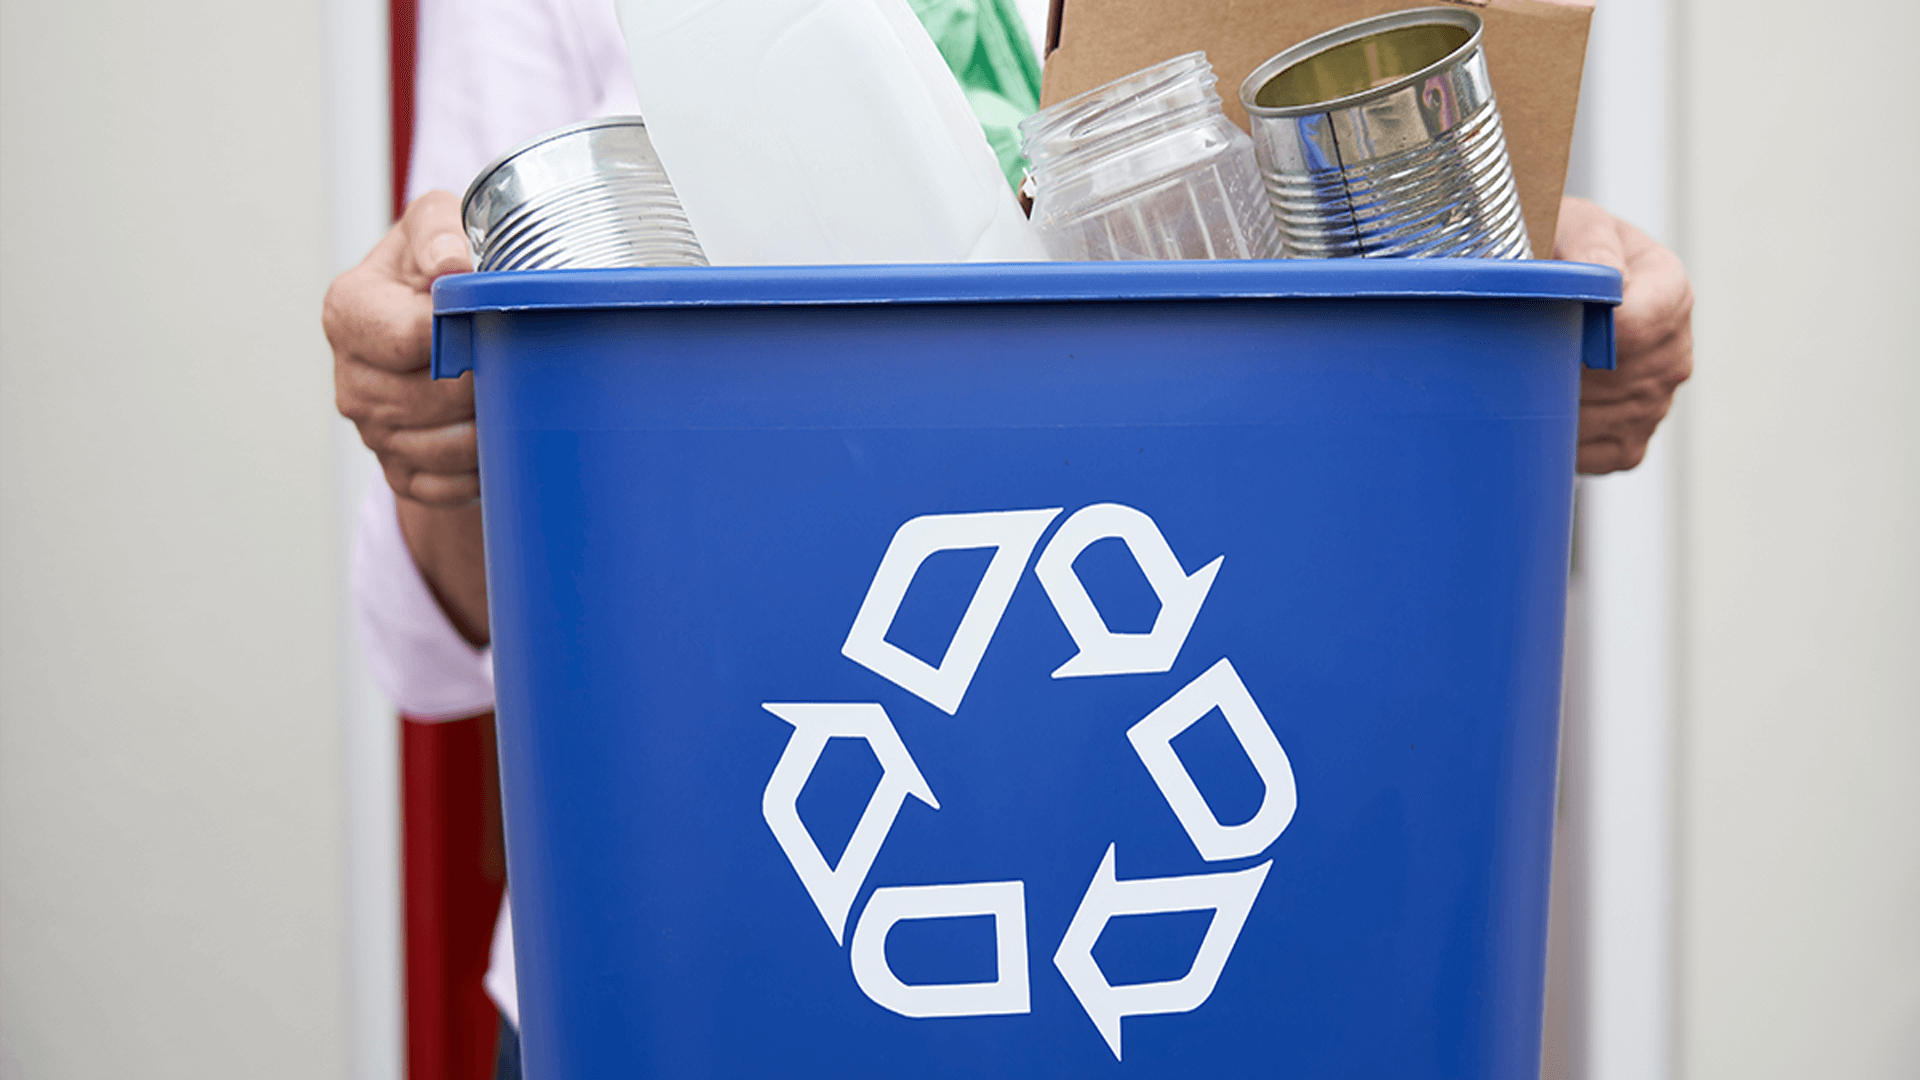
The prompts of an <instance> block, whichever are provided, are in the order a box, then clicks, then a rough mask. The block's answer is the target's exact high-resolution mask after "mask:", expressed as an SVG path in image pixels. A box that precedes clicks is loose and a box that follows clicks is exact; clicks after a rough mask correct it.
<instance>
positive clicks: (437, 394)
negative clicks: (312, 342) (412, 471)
mask: <svg viewBox="0 0 1920 1080" xmlns="http://www.w3.org/2000/svg"><path fill="white" fill-rule="evenodd" d="M333 384H334V407H335V408H336V409H338V410H339V412H340V415H342V416H344V417H346V418H347V419H349V420H352V421H353V422H354V423H356V424H359V425H361V426H362V427H363V428H364V427H366V426H368V425H372V426H375V427H386V428H437V427H444V426H446V425H448V424H455V423H459V422H461V421H463V420H471V419H473V380H472V379H471V378H466V377H462V378H459V379H432V378H429V377H428V376H427V373H426V372H424V371H415V372H407V373H396V372H392V371H385V370H382V369H381V368H378V367H375V366H373V365H372V364H366V363H362V362H360V361H358V360H356V359H353V358H351V357H349V358H346V359H343V360H340V361H338V362H337V363H336V364H335V365H334V380H333ZM376 449H378V448H377V447H376Z"/></svg>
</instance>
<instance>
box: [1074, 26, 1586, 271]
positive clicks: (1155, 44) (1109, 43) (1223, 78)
mask: <svg viewBox="0 0 1920 1080" xmlns="http://www.w3.org/2000/svg"><path fill="white" fill-rule="evenodd" d="M1431 6H1436V5H1435V4H1434V3H1432V2H1431V0H1429V2H1427V3H1421V2H1418V0H1414V2H1409V0H1053V10H1052V13H1051V15H1050V17H1049V19H1048V25H1047V60H1046V72H1045V78H1044V79H1043V81H1042V87H1041V94H1040V104H1041V106H1042V107H1045V106H1048V105H1052V104H1053V103H1055V102H1058V101H1064V100H1066V99H1067V98H1070V97H1072V96H1074V95H1075V94H1079V93H1082V92H1084V91H1087V90H1091V89H1093V88H1094V87H1096V86H1099V85H1101V84H1102V83H1107V82H1111V81H1113V80H1114V79H1117V78H1120V77H1121V76H1122V75H1127V74H1130V73H1132V72H1135V71H1138V70H1140V69H1141V68H1144V67H1147V66H1149V65H1152V64H1157V63H1159V62H1160V61H1162V60H1167V59H1170V58H1172V57H1175V56H1179V55H1181V54H1182V53H1188V52H1192V51H1194V50H1195V49H1202V50H1205V51H1206V54H1207V59H1208V60H1210V61H1212V62H1213V70H1214V72H1215V73H1216V74H1218V75H1219V77H1220V87H1219V89H1220V99H1221V103H1222V104H1223V105H1224V106H1225V107H1226V111H1227V115H1228V116H1229V117H1231V118H1232V119H1233V122H1234V123H1236V124H1239V125H1240V126H1241V127H1243V128H1244V127H1246V126H1247V115H1246V112H1245V111H1244V110H1243V109H1241V108H1240V83H1241V82H1242V81H1244V80H1245V79H1246V77H1247V75H1248V73H1249V72H1251V71H1253V69H1254V68H1256V67H1259V66H1260V65H1261V64H1263V63H1265V62H1266V61H1267V60H1269V59H1271V58H1272V57H1273V56H1274V55H1276V54H1278V53H1279V52H1280V51H1281V50H1283V49H1286V48H1288V47H1289V46H1292V45H1297V44H1299V43H1300V42H1302V41H1305V40H1306V39H1308V38H1310V37H1312V36H1314V35H1315V34H1320V33H1324V32H1326V31H1328V30H1332V29H1334V28H1335V27H1340V26H1345V25H1346V24H1348V23H1350V22H1355V21H1358V20H1360V19H1365V18H1369V17H1371V16H1374V15H1383V14H1385V13H1387V12H1389V11H1403V10H1406V9H1409V8H1417V7H1431ZM1447 6H1451V7H1469V8H1473V9H1474V10H1475V11H1477V12H1479V14H1480V17H1481V18H1482V19H1483V20H1485V22H1486V36H1485V38H1484V39H1483V40H1484V44H1485V47H1486V51H1487V71H1488V73H1489V74H1490V75H1491V76H1492V77H1493V92H1494V97H1495V98H1496V99H1497V100H1498V101H1499V104H1500V121H1501V125H1502V126H1503V127H1504V128H1505V130H1506V136H1507V153H1508V156H1510V157H1511V158H1512V160H1513V174H1514V180H1515V181H1516V182H1517V183H1518V185H1519V188H1520V205H1521V208H1522V209H1523V210H1524V211H1525V212H1526V217H1527V235H1528V238H1529V239H1530V240H1531V241H1532V242H1533V251H1534V254H1535V255H1536V256H1538V257H1540V258H1546V257H1547V256H1549V255H1551V254H1552V252H1553V230H1554V225H1555V223H1556V222H1557V221H1558V220H1559V217H1560V195H1561V193H1562V191H1563V190H1564V189H1565V188H1566V183H1567V153H1568V151H1569V149H1570V148H1571V146H1572V143H1573V113H1574V106H1575V105H1576V103H1577V102H1578V100H1579V97H1580V70H1581V67H1582V66H1583V65H1584V63H1585V61H1586V54H1587V26H1588V23H1589V22H1590V21H1591V20H1592V18H1593V0H1447Z"/></svg>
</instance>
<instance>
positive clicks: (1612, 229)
mask: <svg viewBox="0 0 1920 1080" xmlns="http://www.w3.org/2000/svg"><path fill="white" fill-rule="evenodd" d="M1553 257H1554V258H1556V259H1560V260H1562V261H1564V262H1584V263H1598V264H1599V265H1601V266H1608V267H1612V268H1613V269H1615V270H1618V271H1620V273H1622V274H1625V273H1626V272H1627V249H1626V245H1625V243H1624V242H1623V241H1622V239H1621V236H1620V227H1619V222H1618V221H1616V220H1615V219H1614V216H1613V215H1612V214H1609V213H1607V212H1606V211H1605V210H1602V209H1601V208H1599V207H1598V206H1595V205H1594V204H1592V203H1590V202H1588V201H1587V200H1585V199H1574V198H1567V199H1562V200H1561V202H1560V225H1559V227H1558V228H1557V229H1556V230H1555V232H1554V237H1553Z"/></svg>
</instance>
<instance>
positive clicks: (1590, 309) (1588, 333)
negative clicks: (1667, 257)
mask: <svg viewBox="0 0 1920 1080" xmlns="http://www.w3.org/2000/svg"><path fill="white" fill-rule="evenodd" d="M1585 306H1586V309H1587V311H1586V315H1585V317H1584V318H1585V321H1584V322H1583V323H1582V324H1581V327H1580V362H1581V363H1582V364H1585V365H1586V366H1587V367H1590V368H1594V369H1596V370H1599V371H1612V370H1613V304H1612V303H1595V302H1593V301H1591V300H1590V301H1588V302H1587V303H1586V305H1585ZM434 338H435V340H436V342H437V341H438V339H439V334H437V333H436V334H435V335H434ZM434 355H435V357H436V359H435V361H434V363H435V365H436V367H435V368H434V373H435V374H436V375H437V374H439V368H438V366H437V365H438V364H439V360H438V359H437V357H438V356H439V351H438V349H437V348H436V349H435V353H434ZM469 366H471V364H469ZM461 370H465V369H464V368H463V369H461Z"/></svg>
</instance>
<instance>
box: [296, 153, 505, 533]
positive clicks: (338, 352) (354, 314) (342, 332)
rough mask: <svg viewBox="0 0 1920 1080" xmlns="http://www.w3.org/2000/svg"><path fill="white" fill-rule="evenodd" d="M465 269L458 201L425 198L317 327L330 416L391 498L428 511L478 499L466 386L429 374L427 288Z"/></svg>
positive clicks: (346, 282)
mask: <svg viewBox="0 0 1920 1080" xmlns="http://www.w3.org/2000/svg"><path fill="white" fill-rule="evenodd" d="M471 269H473V258H472V256H471V255H469V254H468V251H467V240H466V236H465V235H464V234H463V233H462V232H461V229H460V204H459V201H458V200H456V199H455V198H454V197H453V196H452V195H449V194H448V193H446V192H444V191H433V192H428V193H427V194H425V195H422V196H420V197H419V198H418V199H415V200H414V201H413V204H412V205H411V206H408V207H407V212H406V214H405V216H403V217H402V218H401V219H400V221H399V222H398V223H397V224H395V225H394V227H393V228H392V229H390V230H388V232H387V235H386V237H385V238H383V239H382V240H381V241H380V243H379V244H378V245H376V246H375V247H374V249H373V251H372V252H371V253H369V254H368V255H367V257H366V259H365V260H364V261H362V262H361V263H360V265H359V266H356V267H354V268H353V269H352V270H349V271H347V272H346V273H344V274H341V275H340V276H339V277H338V278H335V279H334V282H333V286H332V287H331V288H329V289H328V290H327V299H326V305H325V309H324V312H323V315H322V317H321V323H322V325H323V326H325V328H326V331H327V341H328V342H330V343H331V344H332V345H333V394H334V404H335V406H336V407H338V408H339V410H340V413H341V415H343V416H345V417H346V418H347V419H349V420H352V421H353V422H354V425H355V426H357V427H358V428H359V429H360V438H361V440H362V441H363V442H365V443H366V444H367V446H368V447H370V448H371V449H372V450H373V452H374V455H375V456H377V457H378V458H379V459H380V468H381V471H382V472H384V473H386V477H387V484H388V485H389V486H390V487H392V488H393V492H394V494H395V495H398V496H400V497H402V498H403V499H411V500H413V501H415V502H419V503H424V504H426V505H428V506H439V507H458V506H465V505H467V504H470V503H472V502H473V501H474V500H475V499H478V498H479V497H480V457H479V450H478V445H479V444H478V442H477V441H476V439H475V437H474V429H473V379H472V378H471V377H470V376H462V377H460V378H459V379H452V380H443V381H439V382H436V381H434V380H433V378H432V377H431V376H430V375H429V374H428V371H427V365H428V362H429V361H430V360H431V359H432V350H433V336H432V335H433V298H432V294H431V292H430V289H431V288H432V285H433V279H434V278H437V277H439V276H440V275H442V274H454V273H462V272H464V271H467V270H471Z"/></svg>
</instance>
